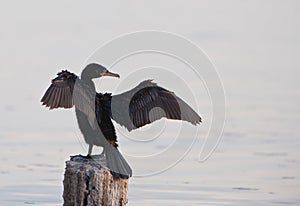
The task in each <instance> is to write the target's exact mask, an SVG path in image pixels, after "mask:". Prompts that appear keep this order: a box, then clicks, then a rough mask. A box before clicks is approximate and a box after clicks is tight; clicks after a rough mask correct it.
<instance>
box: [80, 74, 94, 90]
mask: <svg viewBox="0 0 300 206" xmlns="http://www.w3.org/2000/svg"><path fill="white" fill-rule="evenodd" d="M81 80H82V81H84V83H86V84H87V85H88V86H89V87H90V88H92V89H93V90H95V89H96V88H95V84H94V82H93V81H92V79H91V78H85V77H84V76H82V77H81Z"/></svg>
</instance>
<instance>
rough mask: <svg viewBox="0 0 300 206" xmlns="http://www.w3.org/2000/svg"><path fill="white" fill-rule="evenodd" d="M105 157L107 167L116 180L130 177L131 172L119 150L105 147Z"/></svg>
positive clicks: (110, 146)
mask: <svg viewBox="0 0 300 206" xmlns="http://www.w3.org/2000/svg"><path fill="white" fill-rule="evenodd" d="M105 156H106V162H107V167H108V168H109V169H110V172H111V174H112V175H113V176H114V177H117V178H129V177H131V176H132V170H131V168H130V166H129V164H128V163H127V162H126V160H125V159H124V157H123V156H122V154H121V153H120V152H119V150H118V149H117V148H115V147H113V146H112V145H110V144H109V145H108V146H107V147H105Z"/></svg>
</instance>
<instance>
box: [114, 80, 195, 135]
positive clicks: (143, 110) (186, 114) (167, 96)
mask: <svg viewBox="0 0 300 206" xmlns="http://www.w3.org/2000/svg"><path fill="white" fill-rule="evenodd" d="M111 113H112V118H113V119H114V120H115V121H116V122H117V123H118V124H120V125H122V126H125V127H126V128H127V129H128V130H129V131H131V130H133V129H136V128H139V127H142V126H144V125H146V124H149V123H152V122H154V121H156V120H159V119H161V118H163V117H166V118H168V119H174V120H183V121H187V122H190V123H192V124H194V125H196V124H200V123H201V117H200V116H199V115H198V114H197V113H196V112H195V111H194V110H193V109H192V108H191V107H190V106H189V105H188V104H187V103H185V102H184V101H183V100H182V99H180V98H179V97H177V96H176V95H175V94H174V93H173V92H171V91H168V90H166V89H164V88H162V87H159V86H157V84H156V83H153V82H152V80H146V81H144V82H142V83H140V84H139V85H138V86H136V87H135V88H133V89H132V90H129V91H127V92H124V93H122V94H119V95H115V96H112V101H111Z"/></svg>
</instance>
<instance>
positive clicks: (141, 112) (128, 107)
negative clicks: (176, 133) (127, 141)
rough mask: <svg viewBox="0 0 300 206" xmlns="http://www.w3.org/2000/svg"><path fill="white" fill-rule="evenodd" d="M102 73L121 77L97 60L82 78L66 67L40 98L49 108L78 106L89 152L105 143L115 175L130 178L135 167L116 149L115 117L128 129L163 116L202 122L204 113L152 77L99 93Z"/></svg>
mask: <svg viewBox="0 0 300 206" xmlns="http://www.w3.org/2000/svg"><path fill="white" fill-rule="evenodd" d="M102 76H112V77H118V78H119V77H120V76H119V75H118V74H115V73H112V72H110V71H108V70H107V69H106V68H105V67H103V66H101V65H99V64H96V63H91V64H89V65H87V66H86V67H85V69H84V70H83V71H82V73H81V78H79V77H78V76H76V75H75V74H73V73H71V72H69V71H67V70H63V71H61V72H59V73H58V74H57V77H56V78H54V79H53V80H52V84H51V85H50V87H49V88H48V89H47V91H46V93H45V94H44V96H43V97H42V99H41V102H42V103H43V105H45V106H46V107H49V108H50V109H55V108H71V107H73V106H75V111H76V116H77V121H78V125H79V128H80V130H81V132H82V134H83V136H84V139H85V141H86V143H87V144H88V145H89V150H88V155H87V156H90V155H91V153H92V148H93V146H94V145H96V146H101V147H103V152H104V154H105V157H106V161H107V166H108V168H109V169H110V170H111V173H112V174H113V175H114V176H116V177H121V178H128V177H130V176H132V170H131V168H130V166H129V165H128V163H127V162H126V160H125V159H124V158H123V156H122V155H121V153H120V152H119V150H118V149H117V147H118V144H117V136H116V131H115V128H114V125H113V123H112V119H113V120H114V121H116V122H117V123H118V124H120V125H122V126H124V127H126V128H127V130H128V131H131V130H133V129H136V128H139V127H142V126H144V125H146V124H149V123H151V122H154V121H156V120H158V119H161V118H163V117H165V118H168V119H175V120H184V121H187V122H190V123H192V124H194V125H197V124H200V122H201V117H200V116H199V115H198V114H197V113H196V112H195V111H194V110H193V109H192V108H191V107H190V106H189V105H187V104H186V103H185V102H184V101H183V100H182V99H180V98H179V97H177V96H176V95H175V94H174V93H173V92H171V91H168V90H166V89H164V88H162V87H160V86H158V85H157V84H156V83H153V82H152V80H146V81H143V82H141V83H140V84H139V85H137V86H136V87H135V88H133V89H131V90H129V91H127V92H124V93H122V94H118V95H114V96H112V95H111V94H110V93H105V94H102V93H97V92H96V89H95V85H94V83H93V81H92V79H94V78H99V77H102Z"/></svg>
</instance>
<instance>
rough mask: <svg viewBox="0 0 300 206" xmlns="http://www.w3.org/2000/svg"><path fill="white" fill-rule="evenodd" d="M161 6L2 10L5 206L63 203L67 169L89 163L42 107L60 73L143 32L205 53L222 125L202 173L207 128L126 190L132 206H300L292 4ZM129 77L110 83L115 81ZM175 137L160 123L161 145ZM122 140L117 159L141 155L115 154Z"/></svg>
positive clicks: (1, 194) (1, 188)
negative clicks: (172, 36)
mask: <svg viewBox="0 0 300 206" xmlns="http://www.w3.org/2000/svg"><path fill="white" fill-rule="evenodd" d="M159 5H160V6H159V7H158V2H156V3H149V2H148V3H144V4H142V3H140V2H135V4H134V5H133V4H131V3H122V2H119V3H105V4H104V3H95V5H91V4H86V3H85V2H81V3H78V2H77V3H75V2H71V1H65V2H64V3H62V2H60V1H59V2H56V3H53V4H50V3H49V4H46V3H43V4H42V3H39V2H35V1H26V2H25V1H24V2H23V3H19V5H18V6H16V5H15V4H14V2H9V3H7V4H6V5H3V6H1V8H0V16H1V18H0V22H1V25H2V31H1V34H0V35H1V38H0V45H1V49H0V54H1V56H2V60H1V61H0V68H1V69H0V84H1V87H0V92H1V101H0V111H1V117H0V205H60V204H61V203H62V197H61V196H62V179H63V173H64V167H65V161H66V160H68V158H69V156H70V155H74V154H79V153H81V154H85V153H86V146H85V145H84V143H83V142H82V139H81V136H80V134H79V132H78V129H77V127H76V122H75V119H74V112H73V111H63V110H60V111H55V112H49V111H47V110H46V109H44V108H42V107H41V106H40V103H39V99H40V97H41V96H42V94H43V92H44V91H45V89H46V87H47V86H48V84H49V81H50V79H51V78H53V75H54V74H55V73H56V72H57V71H58V70H59V69H60V68H64V67H68V68H70V69H71V70H72V71H74V72H79V71H80V68H81V67H82V64H83V63H84V62H85V60H86V58H87V57H88V55H90V54H91V53H92V52H93V51H94V50H95V49H96V48H97V47H98V46H100V45H101V44H103V43H104V42H105V41H108V40H110V39H112V38H114V37H116V36H119V35H121V34H124V33H127V32H133V31H135V30H143V29H156V30H167V31H170V32H174V33H178V34H180V35H183V36H186V37H187V38H189V39H190V40H192V41H193V42H195V43H196V44H197V45H198V46H199V47H201V48H202V49H204V50H205V52H206V53H207V54H208V55H209V56H210V57H211V59H212V61H213V62H214V64H215V65H216V67H217V69H218V72H219V74H220V76H221V79H222V81H223V84H224V87H225V91H226V100H227V105H226V113H227V119H226V125H225V129H224V133H223V136H222V140H221V142H220V144H219V146H218V148H217V150H216V151H215V152H214V154H213V155H212V156H211V158H209V159H208V160H207V161H205V162H203V163H199V162H198V161H197V157H198V155H199V148H201V145H202V144H203V137H204V134H205V133H206V132H207V131H208V128H209V125H208V124H207V123H204V124H203V125H202V126H200V127H199V130H200V132H199V139H198V140H197V142H196V143H195V145H194V146H193V148H192V150H191V151H190V152H189V153H188V155H187V156H186V157H185V158H184V159H183V160H182V161H180V162H179V163H178V164H177V165H176V166H175V167H173V168H171V169H169V170H167V171H166V172H164V173H162V174H158V175H154V176H150V177H133V178H131V179H130V183H129V193H128V195H129V205H300V150H299V147H300V138H299V132H300V130H299V122H300V115H299V114H300V106H299V105H300V95H299V91H298V89H299V82H300V70H299V66H300V65H299V61H298V56H296V55H298V54H299V49H300V45H299V42H300V39H299V37H300V32H299V20H298V19H300V17H299V12H297V11H298V10H299V3H298V2H297V1H285V2H281V1H278V2H277V1H272V3H271V1H270V2H269V1H263V2H262V1H251V2H241V1H226V2H225V1H217V2H211V1H201V3H197V2H193V3H192V2H191V3H190V4H183V3H182V2H179V1H170V2H165V3H163V2H159ZM153 11H155V12H153ZM178 13H180V15H178ZM53 14H55V15H53ZM167 14H168V15H167ZM128 70H130V68H128V69H127V67H122V70H116V72H120V73H121V77H122V76H124V75H125V74H126V73H127V72H128ZM103 82H104V85H103V87H101V88H98V89H99V90H110V89H111V88H112V87H111V86H112V84H113V83H117V80H114V81H109V80H104V81H103ZM98 85H99V84H98ZM194 86H195V85H194ZM196 86H197V85H196ZM170 87H171V86H170ZM199 87H200V86H199ZM168 88H169V87H168ZM172 88H174V90H175V91H178V90H177V88H176V87H172ZM128 89H129V88H128ZM182 95H183V96H184V95H185V94H181V96H182ZM185 99H186V97H185ZM197 102H198V103H199V105H200V106H199V111H198V112H200V113H201V115H203V116H204V117H206V118H207V119H210V118H211V117H210V113H209V112H208V109H209V106H208V100H207V97H206V96H204V95H203V99H202V98H201V97H200V98H198V99H197ZM160 124H162V123H158V124H157V127H158V128H159V126H160ZM178 125H179V124H178V123H176V122H171V123H167V126H168V128H169V129H170V130H169V131H168V132H167V133H166V137H165V139H166V140H167V139H168V138H172V137H173V134H172V131H173V129H175V128H176V127H177V126H178ZM187 127H188V126H187ZM130 135H132V136H135V137H136V136H138V133H133V134H130ZM119 139H120V145H121V149H122V151H124V152H126V153H127V152H128V151H134V150H136V149H137V148H134V146H133V145H130V144H124V143H123V144H122V141H123V140H122V139H123V137H122V135H121V134H120V132H119ZM180 141H183V142H182V144H183V143H184V142H185V141H191V136H190V135H189V134H186V139H181V140H180ZM179 143H180V142H179ZM125 145H126V146H125ZM122 146H123V147H122ZM162 147H164V145H163V144H162V145H158V146H157V147H156V148H154V150H153V151H156V150H157V151H159V149H161V148H162ZM96 151H98V150H96ZM99 151H100V150H99ZM175 153H176V151H175V152H174V155H175ZM129 160H130V158H129ZM160 164H162V163H161V162H159V161H157V165H160ZM152 166H154V165H151V167H152ZM147 167H149V165H148V164H147V162H140V163H139V164H133V169H134V171H140V170H141V169H145V168H146V169H147Z"/></svg>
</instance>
